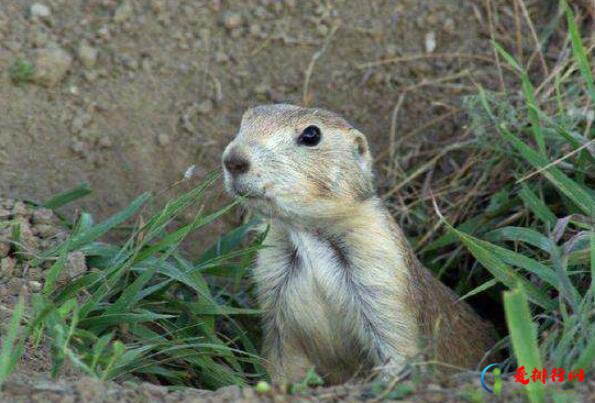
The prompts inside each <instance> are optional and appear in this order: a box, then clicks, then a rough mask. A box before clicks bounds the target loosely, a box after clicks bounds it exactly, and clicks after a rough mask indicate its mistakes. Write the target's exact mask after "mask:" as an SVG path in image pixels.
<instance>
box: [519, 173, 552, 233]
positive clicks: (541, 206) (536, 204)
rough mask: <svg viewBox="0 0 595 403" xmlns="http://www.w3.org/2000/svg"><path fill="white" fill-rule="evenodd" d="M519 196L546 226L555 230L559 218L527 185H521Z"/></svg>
mask: <svg viewBox="0 0 595 403" xmlns="http://www.w3.org/2000/svg"><path fill="white" fill-rule="evenodd" d="M519 196H520V197H521V199H522V200H523V203H525V207H527V208H528V209H529V210H530V211H531V212H533V214H535V216H536V217H537V218H539V219H540V220H541V221H542V222H543V223H545V224H546V225H549V226H550V228H554V226H555V225H556V222H557V221H558V218H557V217H556V215H555V214H554V213H552V211H551V210H550V209H549V207H548V206H547V205H546V204H545V203H544V202H543V201H542V200H541V199H540V198H539V197H538V196H537V195H536V194H535V193H533V191H532V190H531V188H530V187H529V186H527V185H526V184H525V183H521V191H520V192H519Z"/></svg>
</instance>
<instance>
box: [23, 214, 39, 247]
mask: <svg viewBox="0 0 595 403" xmlns="http://www.w3.org/2000/svg"><path fill="white" fill-rule="evenodd" d="M19 232H20V234H19V236H20V243H21V244H22V246H23V247H24V248H25V252H29V253H32V252H35V251H37V248H38V243H39V240H38V239H37V237H36V236H35V234H33V230H32V229H31V225H30V224H29V222H27V221H23V222H21V226H20V231H19Z"/></svg>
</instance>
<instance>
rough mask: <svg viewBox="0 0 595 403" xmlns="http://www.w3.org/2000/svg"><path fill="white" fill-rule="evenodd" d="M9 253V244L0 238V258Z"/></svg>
mask: <svg viewBox="0 0 595 403" xmlns="http://www.w3.org/2000/svg"><path fill="white" fill-rule="evenodd" d="M9 253H10V244H9V243H8V242H4V241H1V240H0V258H4V257H6V256H8V254H9Z"/></svg>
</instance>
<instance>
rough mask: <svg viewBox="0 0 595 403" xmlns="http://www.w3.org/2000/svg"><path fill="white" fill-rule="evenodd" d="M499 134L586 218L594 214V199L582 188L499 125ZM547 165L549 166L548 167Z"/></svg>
mask: <svg viewBox="0 0 595 403" xmlns="http://www.w3.org/2000/svg"><path fill="white" fill-rule="evenodd" d="M499 127H500V132H501V133H502V135H503V136H504V137H505V138H506V139H507V140H508V141H509V142H510V143H511V144H512V145H513V147H514V148H516V149H517V151H518V152H519V153H520V154H521V155H522V156H523V158H525V160H526V161H527V162H528V163H529V164H531V165H532V166H533V167H535V168H536V169H543V170H542V171H541V175H543V176H545V177H546V178H547V179H548V180H549V181H550V182H551V183H552V184H553V185H554V186H556V187H557V188H558V189H559V190H560V191H561V192H562V193H563V194H564V195H565V196H566V197H568V198H569V199H570V200H572V202H573V203H574V204H575V205H576V207H578V208H579V209H581V210H582V211H583V212H585V213H586V214H587V215H588V216H593V214H595V198H594V197H593V196H591V195H590V194H589V193H588V192H587V191H586V190H585V189H584V188H582V187H581V186H580V185H579V184H577V183H576V182H574V181H573V180H572V179H570V178H569V177H568V176H566V175H565V174H563V173H562V171H560V170H559V169H558V168H556V167H555V166H553V165H550V161H548V160H547V159H546V158H545V157H543V156H541V155H539V154H538V153H537V152H535V151H534V150H533V149H531V147H529V146H527V145H526V144H525V143H523V142H522V141H521V140H520V139H519V138H517V137H516V136H515V135H513V134H512V133H511V132H509V131H508V129H507V128H506V127H505V126H504V125H500V126H499ZM548 165H549V166H548ZM546 167H547V168H546Z"/></svg>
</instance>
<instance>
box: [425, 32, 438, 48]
mask: <svg viewBox="0 0 595 403" xmlns="http://www.w3.org/2000/svg"><path fill="white" fill-rule="evenodd" d="M424 39H425V40H424V44H425V46H426V52H428V53H432V52H433V51H434V50H435V49H436V33H435V32H433V31H431V32H428V33H427V34H426V37H425V38H424Z"/></svg>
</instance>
